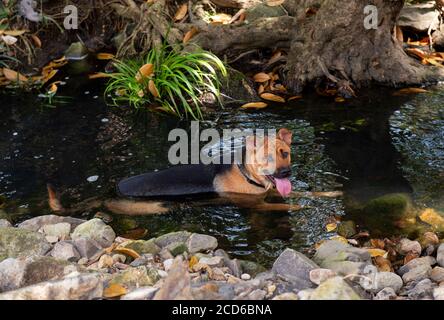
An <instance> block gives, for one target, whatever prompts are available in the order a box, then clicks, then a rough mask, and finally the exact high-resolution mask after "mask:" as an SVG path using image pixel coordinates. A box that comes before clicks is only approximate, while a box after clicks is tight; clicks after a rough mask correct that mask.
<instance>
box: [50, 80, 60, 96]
mask: <svg viewBox="0 0 444 320" xmlns="http://www.w3.org/2000/svg"><path fill="white" fill-rule="evenodd" d="M56 82H60V81H56ZM56 82H53V83H51V84H50V86H49V90H48V93H49V94H52V95H54V94H56V92H57V90H58V87H57V83H56Z"/></svg>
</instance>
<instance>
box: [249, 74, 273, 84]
mask: <svg viewBox="0 0 444 320" xmlns="http://www.w3.org/2000/svg"><path fill="white" fill-rule="evenodd" d="M270 79H271V77H270V76H269V75H268V74H266V73H265V72H259V73H256V74H255V75H254V76H253V80H254V81H255V82H266V81H268V80H270Z"/></svg>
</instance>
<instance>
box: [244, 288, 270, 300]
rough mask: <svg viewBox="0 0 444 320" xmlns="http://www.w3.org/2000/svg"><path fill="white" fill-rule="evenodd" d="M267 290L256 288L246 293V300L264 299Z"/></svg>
mask: <svg viewBox="0 0 444 320" xmlns="http://www.w3.org/2000/svg"><path fill="white" fill-rule="evenodd" d="M266 295H267V292H266V291H265V290H261V289H256V290H253V291H252V292H250V293H249V294H248V296H247V297H246V300H264V299H265V296H266Z"/></svg>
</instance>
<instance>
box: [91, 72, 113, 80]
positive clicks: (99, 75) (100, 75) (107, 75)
mask: <svg viewBox="0 0 444 320" xmlns="http://www.w3.org/2000/svg"><path fill="white" fill-rule="evenodd" d="M113 75H115V73H105V72H96V73H93V74H90V75H88V79H99V78H111V77H112V76H113Z"/></svg>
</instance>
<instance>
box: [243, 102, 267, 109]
mask: <svg viewBox="0 0 444 320" xmlns="http://www.w3.org/2000/svg"><path fill="white" fill-rule="evenodd" d="M266 106H268V105H267V104H266V103H265V102H249V103H246V104H244V105H243V106H241V108H242V109H263V108H265V107H266Z"/></svg>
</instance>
